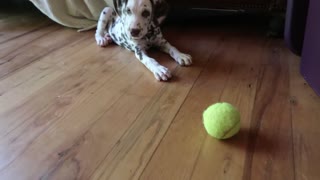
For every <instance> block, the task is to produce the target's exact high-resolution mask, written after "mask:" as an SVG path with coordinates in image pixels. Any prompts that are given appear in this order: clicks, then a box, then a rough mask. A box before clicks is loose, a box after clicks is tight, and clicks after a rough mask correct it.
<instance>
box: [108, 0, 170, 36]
mask: <svg viewBox="0 0 320 180" xmlns="http://www.w3.org/2000/svg"><path fill="white" fill-rule="evenodd" d="M160 2H164V0H114V1H113V3H114V6H115V10H116V12H117V14H118V15H119V16H120V18H121V20H122V22H123V23H124V27H125V32H126V34H127V36H128V37H130V38H131V39H141V38H143V37H144V36H145V35H146V34H147V33H148V25H149V24H150V23H152V21H153V22H155V23H156V24H159V23H160V22H159V21H162V20H163V19H164V18H163V16H164V15H162V14H163V12H164V10H163V8H161V7H163V6H159V5H162V3H160ZM157 9H158V10H157ZM159 10H160V11H159ZM159 12H160V13H159Z"/></svg>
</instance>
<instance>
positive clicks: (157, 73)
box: [135, 48, 171, 81]
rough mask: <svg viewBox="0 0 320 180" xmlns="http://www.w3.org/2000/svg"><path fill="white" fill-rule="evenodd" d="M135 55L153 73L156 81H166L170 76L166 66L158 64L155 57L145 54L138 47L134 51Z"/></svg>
mask: <svg viewBox="0 0 320 180" xmlns="http://www.w3.org/2000/svg"><path fill="white" fill-rule="evenodd" d="M135 54H136V57H137V58H138V59H139V60H140V61H141V62H142V63H143V64H144V65H145V66H146V67H147V68H148V69H149V70H150V71H151V72H152V73H153V74H154V77H155V78H156V79H157V80H158V81H167V80H168V79H170V78H171V73H170V71H169V70H168V68H166V67H164V66H162V65H160V64H159V63H158V62H157V61H156V60H155V59H153V58H150V57H149V56H147V54H146V52H145V51H143V50H140V49H138V48H137V49H136V51H135Z"/></svg>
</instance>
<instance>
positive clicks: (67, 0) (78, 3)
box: [30, 0, 113, 29]
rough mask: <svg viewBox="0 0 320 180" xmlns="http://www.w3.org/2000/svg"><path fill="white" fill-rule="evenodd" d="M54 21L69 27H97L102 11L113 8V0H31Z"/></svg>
mask: <svg viewBox="0 0 320 180" xmlns="http://www.w3.org/2000/svg"><path fill="white" fill-rule="evenodd" d="M30 1H31V2H32V3H33V4H34V5H35V6H36V7H37V8H38V9H39V10H40V11H41V12H43V13H44V14H45V15H47V16H48V17H49V18H51V19H52V20H53V21H55V22H57V23H59V24H61V25H63V26H67V27H71V28H77V29H90V28H93V27H95V25H96V23H97V20H98V18H99V16H100V13H101V11H102V9H103V8H104V7H106V6H108V7H112V6H113V3H112V0H30Z"/></svg>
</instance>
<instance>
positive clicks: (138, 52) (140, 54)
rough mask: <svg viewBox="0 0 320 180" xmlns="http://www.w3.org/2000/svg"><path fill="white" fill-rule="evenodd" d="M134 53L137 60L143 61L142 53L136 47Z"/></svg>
mask: <svg viewBox="0 0 320 180" xmlns="http://www.w3.org/2000/svg"><path fill="white" fill-rule="evenodd" d="M136 53H137V55H138V56H139V60H143V56H142V52H141V49H140V48H139V47H136Z"/></svg>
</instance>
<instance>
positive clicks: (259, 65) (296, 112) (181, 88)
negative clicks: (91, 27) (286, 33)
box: [0, 12, 320, 180]
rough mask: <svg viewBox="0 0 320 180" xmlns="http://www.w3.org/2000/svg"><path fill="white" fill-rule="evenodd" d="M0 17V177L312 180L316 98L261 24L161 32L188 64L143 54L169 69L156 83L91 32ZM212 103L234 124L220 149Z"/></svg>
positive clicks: (293, 60) (319, 102)
mask: <svg viewBox="0 0 320 180" xmlns="http://www.w3.org/2000/svg"><path fill="white" fill-rule="evenodd" d="M21 17H24V18H21ZM0 20H1V22H3V23H2V24H0V107H1V108H0V179H5V180H7V179H14V180H20V179H21V180H29V179H30V180H34V179H43V180H44V179H46V180H47V179H53V180H56V179H58V180H70V179H83V180H88V179H97V180H98V179H115V180H126V179H141V180H142V179H145V180H150V179H152V180H156V179H161V180H163V179H165V180H170V179H173V180H179V179H181V180H185V179H188V180H190V179H192V180H198V179H201V180H206V179H232V180H250V179H252V180H255V179H261V180H263V179H272V180H283V179H290V180H291V179H293V180H295V179H296V180H306V179H308V180H317V179H319V178H320V174H319V172H318V167H319V162H320V156H319V153H318V152H319V150H320V146H319V143H318V142H317V137H318V136H319V134H320V131H318V130H317V126H318V125H319V124H320V122H319V117H320V114H319V111H318V109H319V107H320V98H319V97H317V96H316V95H315V93H314V92H313V91H312V90H311V89H310V87H309V86H308V85H307V84H306V82H305V81H304V80H303V78H302V77H301V75H300V74H299V58H298V57H295V56H294V55H293V54H292V53H291V52H289V51H288V50H287V49H286V48H285V46H284V43H283V41H282V40H276V39H268V38H266V37H265V36H263V35H262V34H261V33H260V31H259V28H255V27H254V28H252V29H250V28H248V27H236V28H230V27H223V25H222V27H220V26H219V27H218V26H215V27H212V26H207V25H201V26H193V25H181V26H179V25H172V24H171V25H170V24H169V25H168V26H166V27H165V28H164V33H165V35H166V37H167V39H168V40H169V41H170V43H172V44H174V45H175V46H177V47H178V49H180V50H181V51H183V52H188V53H190V54H191V55H192V56H193V59H194V64H193V65H192V66H191V67H188V68H187V67H180V66H178V65H177V64H176V63H175V62H174V61H172V60H171V58H170V57H169V56H168V55H165V54H163V53H159V52H158V51H154V50H152V51H151V52H150V55H151V56H152V57H154V58H155V59H157V60H158V61H159V62H160V63H161V64H163V65H165V66H166V67H168V68H169V69H170V70H171V71H172V72H173V75H174V77H173V79H172V80H171V81H169V82H167V83H163V82H157V81H156V80H155V79H154V77H153V75H152V74H151V73H150V72H149V71H148V70H147V69H146V68H145V67H144V66H143V65H142V64H141V63H140V62H139V61H138V60H136V58H135V56H134V54H133V53H132V52H129V51H127V50H125V49H123V48H120V47H118V46H115V45H111V46H108V47H106V48H100V47H97V46H96V44H95V41H94V38H93V35H94V31H88V32H84V33H77V32H76V31H75V30H74V29H68V28H64V27H62V26H60V25H58V24H55V23H53V22H52V21H49V20H48V19H47V18H45V17H44V16H35V15H34V14H29V15H28V14H26V13H21V14H16V15H12V14H11V15H6V14H5V13H2V12H1V13H0ZM235 29H236V30H237V31H234V30H235ZM248 29H250V30H248ZM219 101H227V102H230V103H232V104H234V105H235V106H236V107H238V109H239V111H240V112H241V118H242V121H241V131H240V133H239V134H237V136H235V137H234V138H232V139H229V140H225V141H219V140H216V139H214V138H212V137H210V136H208V135H207V133H206V132H205V130H204V128H203V125H202V112H203V110H204V109H205V108H206V107H207V106H209V105H210V104H212V103H215V102H219Z"/></svg>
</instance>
